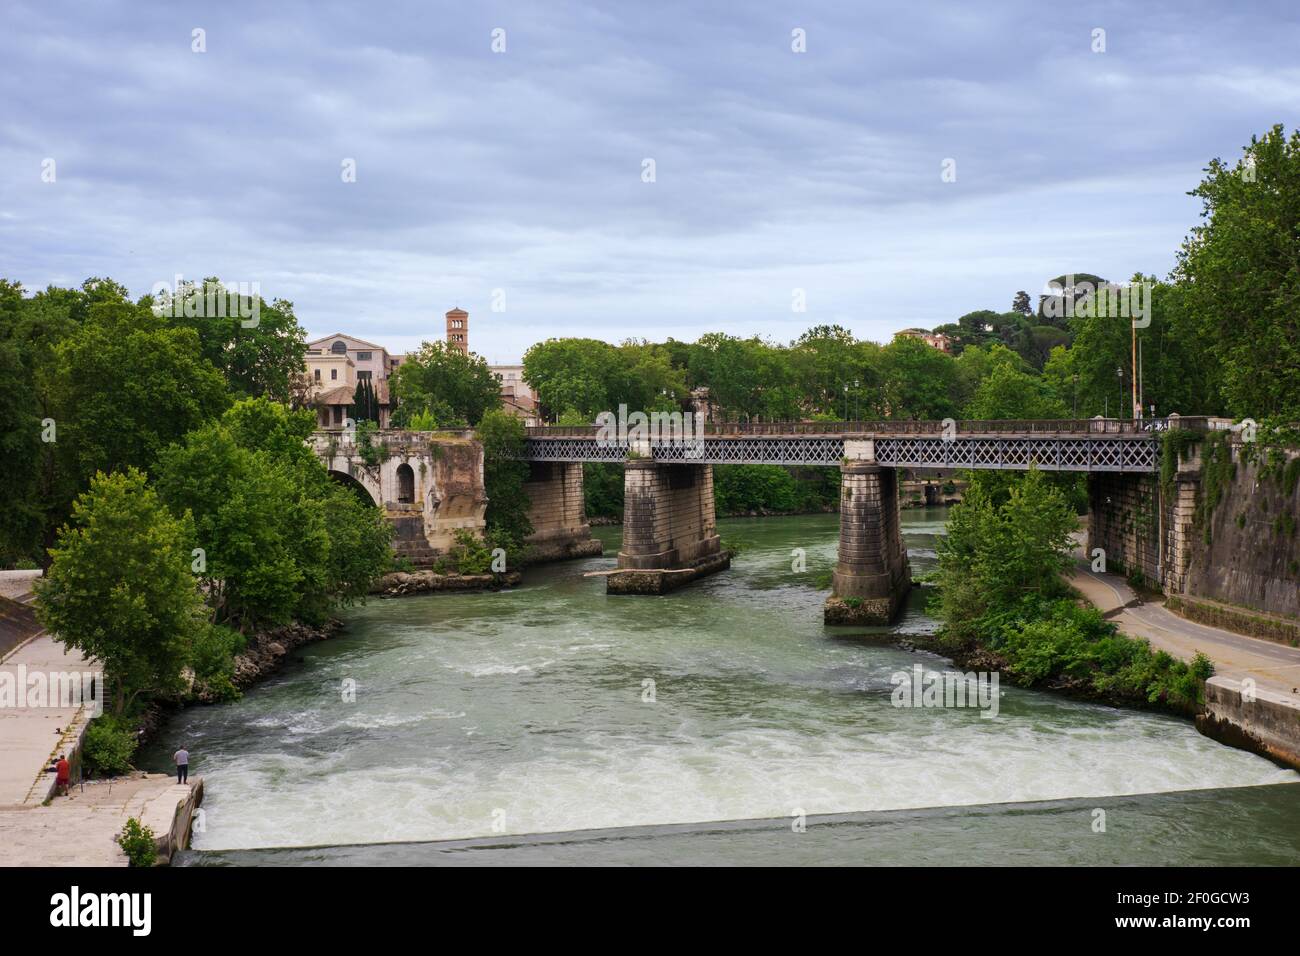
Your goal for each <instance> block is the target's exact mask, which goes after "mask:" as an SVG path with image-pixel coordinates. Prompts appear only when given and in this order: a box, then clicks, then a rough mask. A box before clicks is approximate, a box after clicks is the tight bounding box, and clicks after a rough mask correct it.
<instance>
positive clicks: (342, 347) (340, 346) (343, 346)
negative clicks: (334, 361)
mask: <svg viewBox="0 0 1300 956" xmlns="http://www.w3.org/2000/svg"><path fill="white" fill-rule="evenodd" d="M330 351H331V352H333V353H334V354H335V355H346V354H347V353H348V343H347V342H344V341H343V340H342V339H340V340H339V341H337V342H335V343H334V344H333V345H331V346H330Z"/></svg>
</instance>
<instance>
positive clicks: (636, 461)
mask: <svg viewBox="0 0 1300 956" xmlns="http://www.w3.org/2000/svg"><path fill="white" fill-rule="evenodd" d="M677 422H678V423H680V419H677ZM1229 424H1230V423H1229V422H1227V421H1226V420H1223V419H1211V418H1203V417H1178V416H1170V417H1168V418H1158V419H1144V420H1130V421H1125V420H1119V419H1108V418H1093V419H1078V420H1062V421H1030V420H1025V421H957V420H953V419H945V420H944V421H942V422H939V421H922V422H908V421H897V422H895V421H881V422H775V423H750V424H725V423H724V424H708V425H705V426H703V428H697V429H689V428H688V429H680V428H679V429H676V430H674V429H673V428H672V427H671V426H672V422H671V420H668V421H664V420H660V421H659V422H658V423H657V424H656V423H655V422H651V423H650V424H649V427H646V428H641V429H638V428H635V427H634V428H631V429H613V430H611V429H608V428H600V427H597V426H583V427H557V426H543V427H535V428H529V429H527V430H526V440H525V448H524V453H523V458H524V459H525V460H527V461H528V462H529V475H528V480H527V482H526V483H525V490H526V492H527V494H528V497H529V505H530V508H529V516H530V519H531V520H532V522H533V526H534V529H535V531H534V535H533V537H532V538H531V539H530V540H529V544H530V546H531V547H532V548H533V549H534V558H535V559H537V558H540V559H543V560H546V559H555V558H564V557H573V556H578V555H589V554H599V553H600V545H599V543H598V542H595V541H594V540H593V539H592V538H591V534H590V525H589V524H588V522H587V519H586V514H585V508H584V505H583V486H582V466H583V465H584V464H586V463H589V462H608V463H618V464H621V465H622V466H623V473H624V513H623V543H622V548H621V550H620V551H619V553H618V560H617V566H616V568H615V569H614V570H612V571H611V572H609V573H608V574H607V575H606V577H605V581H606V589H607V591H608V592H609V593H611V594H664V593H666V592H668V591H671V590H674V589H675V588H678V587H681V586H682V585H684V584H686V583H688V582H690V581H692V580H695V579H697V578H699V577H702V576H704V575H707V574H712V573H715V572H718V571H721V570H724V569H725V568H727V567H729V566H730V563H731V555H730V553H729V552H728V551H726V550H725V549H724V548H723V547H722V546H721V541H720V538H719V537H718V533H717V522H716V516H715V513H714V501H713V465H715V464H769V465H801V466H816V465H821V466H826V467H837V468H839V470H840V473H841V479H840V541H839V554H838V561H837V563H836V567H835V573H834V577H833V584H832V596H831V597H830V598H829V599H828V601H827V606H826V620H827V622H828V623H866V624H884V623H888V622H889V621H890V620H891V619H892V618H893V617H894V615H895V614H896V613H897V612H898V610H899V608H900V607H901V605H902V603H903V601H904V599H905V597H906V594H907V591H908V590H909V589H910V588H911V586H912V581H911V574H910V569H909V566H908V561H907V551H906V549H905V548H904V547H903V543H902V535H901V531H900V527H899V512H898V506H899V502H898V475H897V469H899V468H926V469H974V470H979V469H996V470H1025V469H1028V468H1030V467H1036V468H1039V469H1041V470H1044V471H1070V472H1081V473H1085V474H1087V475H1089V489H1090V492H1089V493H1090V496H1091V498H1092V508H1091V519H1090V521H1091V524H1090V527H1089V539H1090V540H1089V546H1090V547H1091V546H1092V545H1093V544H1097V545H1098V546H1103V547H1105V549H1106V551H1107V554H1108V556H1110V555H1113V556H1114V562H1115V564H1117V565H1121V566H1122V565H1128V566H1129V567H1132V568H1134V569H1137V570H1138V571H1139V572H1141V573H1144V574H1145V575H1146V576H1148V577H1150V578H1152V579H1153V580H1155V581H1162V580H1163V579H1164V576H1165V574H1166V573H1173V574H1175V575H1176V574H1177V573H1178V570H1179V569H1178V563H1179V561H1180V560H1182V559H1181V558H1180V557H1179V556H1180V555H1182V554H1184V553H1185V552H1186V551H1187V550H1188V549H1186V548H1184V547H1183V546H1182V542H1181V538H1182V537H1185V536H1186V535H1189V534H1190V533H1191V532H1190V524H1191V517H1190V515H1191V510H1192V506H1191V505H1189V504H1187V501H1193V502H1194V488H1190V485H1188V483H1187V482H1180V483H1179V485H1178V488H1179V490H1178V492H1177V493H1176V494H1175V495H1174V496H1173V497H1174V500H1173V501H1170V502H1166V501H1164V500H1163V498H1162V494H1161V488H1160V482H1159V481H1157V480H1156V475H1157V473H1158V472H1159V470H1160V463H1161V451H1160V442H1159V436H1160V434H1161V433H1162V432H1164V431H1166V430H1169V429H1174V428H1178V429H1191V430H1197V431H1205V430H1210V429H1216V428H1226V427H1228V425H1229ZM340 440H341V435H340V433H339V432H322V433H318V434H317V436H316V438H315V439H314V441H315V444H316V448H317V453H318V454H319V455H321V457H322V459H323V460H324V461H325V462H326V465H327V467H328V468H329V469H330V470H331V471H332V472H334V473H335V474H336V475H338V476H339V477H340V478H347V479H350V480H352V481H354V482H356V483H357V484H358V485H360V486H361V487H362V488H364V489H365V491H366V493H367V494H369V495H370V497H371V498H372V500H374V501H375V502H376V503H377V504H379V505H381V506H383V507H386V508H387V509H388V511H389V515H390V518H394V519H395V521H396V522H398V524H399V535H398V538H399V543H398V546H397V547H398V550H399V553H403V548H405V549H406V553H407V555H408V556H415V557H421V558H423V557H426V556H427V554H426V551H427V553H437V552H439V551H443V550H446V548H447V547H449V545H450V540H451V535H452V534H453V533H454V529H457V528H462V527H463V528H470V529H474V530H476V529H481V528H482V526H483V522H482V515H483V510H484V508H485V507H486V503H487V499H486V496H485V495H484V493H483V490H482V489H483V482H482V468H483V464H482V449H481V447H480V446H478V443H477V442H475V441H473V438H472V434H471V433H468V432H466V433H461V434H459V435H448V434H446V433H437V434H433V433H416V432H380V433H377V434H376V436H375V437H374V439H372V441H375V442H378V443H380V444H381V447H383V449H384V452H383V454H382V456H381V457H382V461H380V462H378V463H377V464H376V463H374V461H373V459H374V457H375V456H374V455H373V454H372V455H371V456H370V458H371V463H370V464H366V463H364V462H361V463H360V464H359V463H358V455H359V454H360V449H357V448H356V447H349V446H348V445H347V444H346V440H344V441H343V444H340ZM444 446H447V447H450V448H451V449H452V451H455V454H454V455H449V454H448V453H447V450H446V448H445V447H444ZM466 446H470V447H473V448H476V449H477V457H476V458H475V457H474V453H472V452H469V451H468V449H467V448H466ZM458 449H459V450H458ZM471 459H473V460H471ZM449 463H454V466H453V467H450V468H449ZM417 474H418V476H417ZM1192 480H1193V479H1192V478H1190V477H1189V478H1188V482H1190V481H1192ZM1188 488H1190V492H1188V491H1187V489H1188ZM1185 492H1187V493H1185ZM1187 494H1190V495H1191V497H1190V498H1188V497H1187ZM1184 499H1186V501H1185V500H1184ZM1135 514H1136V515H1139V516H1144V519H1145V520H1142V521H1139V520H1135V518H1134V515H1135ZM1148 525H1149V527H1148ZM421 531H423V535H422V537H423V541H421V540H420V539H421V534H420V532H421ZM426 543H427V548H426V547H424V545H425V544H426Z"/></svg>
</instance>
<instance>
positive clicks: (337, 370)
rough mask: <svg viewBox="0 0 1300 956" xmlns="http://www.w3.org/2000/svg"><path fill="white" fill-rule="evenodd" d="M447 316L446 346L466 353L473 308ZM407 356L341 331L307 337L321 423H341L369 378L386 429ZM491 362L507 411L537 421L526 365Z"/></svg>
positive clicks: (326, 425) (335, 425)
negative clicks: (392, 391) (394, 380)
mask: <svg viewBox="0 0 1300 956" xmlns="http://www.w3.org/2000/svg"><path fill="white" fill-rule="evenodd" d="M446 319H447V345H448V347H450V348H454V349H457V350H458V351H460V352H462V353H464V354H467V355H468V354H469V313H468V312H466V311H465V310H464V309H459V308H457V309H452V310H451V311H450V312H448V313H447V314H446ZM406 358H407V356H406V355H394V354H392V353H390V352H389V351H388V350H387V349H386V348H384V347H383V346H382V345H376V344H375V343H374V342H367V341H366V340H365V339H359V338H357V337H356V336H354V335H347V334H345V333H343V332H336V333H335V334H334V335H327V336H325V337H324V338H321V339H316V340H315V341H314V342H308V343H307V358H306V365H307V377H308V379H309V380H310V383H311V400H312V404H314V405H315V406H316V421H317V423H318V424H319V425H320V427H321V428H342V427H343V425H344V422H345V420H346V419H347V414H348V407H349V406H350V405H351V404H352V401H353V397H354V395H355V394H356V390H357V383H359V382H360V381H361V380H362V379H366V378H368V379H370V381H371V383H372V384H373V385H374V388H375V395H376V396H377V397H378V399H379V404H380V408H379V419H380V421H379V424H380V427H381V428H387V427H388V422H389V416H390V414H391V412H392V406H393V404H394V403H393V401H392V400H391V399H390V397H389V390H388V386H389V379H390V378H391V377H392V375H393V373H394V372H396V371H397V368H398V366H400V365H401V364H402V363H403V362H404V361H405V360H406ZM488 367H489V368H490V369H491V370H492V374H493V375H495V376H496V378H497V381H498V382H500V383H501V404H502V406H503V407H504V408H505V410H506V411H508V412H510V414H512V415H514V416H516V417H518V418H522V419H523V420H524V424H525V425H537V424H539V423H540V422H539V418H538V414H537V395H536V394H535V393H534V392H533V390H532V388H530V387H529V385H528V383H527V382H525V381H524V367H523V365H521V364H513V365H490V366H488Z"/></svg>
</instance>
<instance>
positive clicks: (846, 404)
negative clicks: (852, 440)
mask: <svg viewBox="0 0 1300 956" xmlns="http://www.w3.org/2000/svg"><path fill="white" fill-rule="evenodd" d="M844 420H845V421H846V422H847V421H848V420H849V383H848V382H845V383H844Z"/></svg>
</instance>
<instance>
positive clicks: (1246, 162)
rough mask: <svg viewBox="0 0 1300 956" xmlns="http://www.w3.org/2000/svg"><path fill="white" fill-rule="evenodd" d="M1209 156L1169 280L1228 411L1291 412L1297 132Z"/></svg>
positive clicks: (1298, 320)
mask: <svg viewBox="0 0 1300 956" xmlns="http://www.w3.org/2000/svg"><path fill="white" fill-rule="evenodd" d="M1243 153H1244V155H1243V156H1242V159H1241V161H1240V162H1237V163H1227V162H1224V161H1223V160H1221V159H1214V160H1211V162H1210V164H1209V167H1208V168H1207V170H1206V176H1205V179H1204V180H1202V181H1201V183H1200V185H1198V186H1197V187H1196V188H1195V189H1193V190H1192V192H1191V195H1193V196H1196V197H1197V198H1198V199H1200V200H1201V202H1202V205H1203V208H1202V213H1201V215H1202V218H1203V219H1204V223H1203V224H1202V225H1200V226H1197V227H1195V228H1194V229H1193V230H1192V232H1191V235H1190V236H1189V237H1188V238H1187V240H1186V242H1184V244H1183V247H1182V250H1181V252H1180V253H1179V260H1178V267H1177V270H1176V272H1175V278H1176V279H1177V280H1178V281H1179V282H1180V284H1182V285H1183V288H1184V303H1185V306H1186V308H1187V309H1189V310H1190V312H1191V314H1192V316H1194V318H1195V320H1196V327H1197V330H1198V331H1199V334H1200V335H1201V336H1202V337H1203V340H1204V342H1205V343H1206V345H1207V346H1208V348H1209V351H1210V352H1211V354H1212V356H1213V358H1214V360H1215V361H1216V363H1217V364H1218V365H1219V366H1220V367H1221V369H1222V388H1223V395H1224V398H1225V400H1226V404H1227V407H1228V409H1229V411H1230V412H1231V413H1232V414H1233V415H1236V416H1252V417H1255V418H1261V419H1262V418H1267V417H1274V416H1276V417H1278V418H1281V419H1283V420H1286V421H1297V420H1300V309H1298V308H1297V303H1298V302H1300V131H1296V132H1294V133H1292V134H1291V135H1290V136H1289V137H1288V136H1287V135H1286V134H1285V131H1284V129H1283V127H1282V126H1281V125H1280V124H1279V125H1277V126H1274V127H1273V128H1272V129H1270V130H1269V131H1268V132H1267V133H1265V134H1264V136H1263V137H1262V138H1259V137H1252V138H1251V142H1250V145H1249V146H1247V147H1245V149H1244V151H1243Z"/></svg>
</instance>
